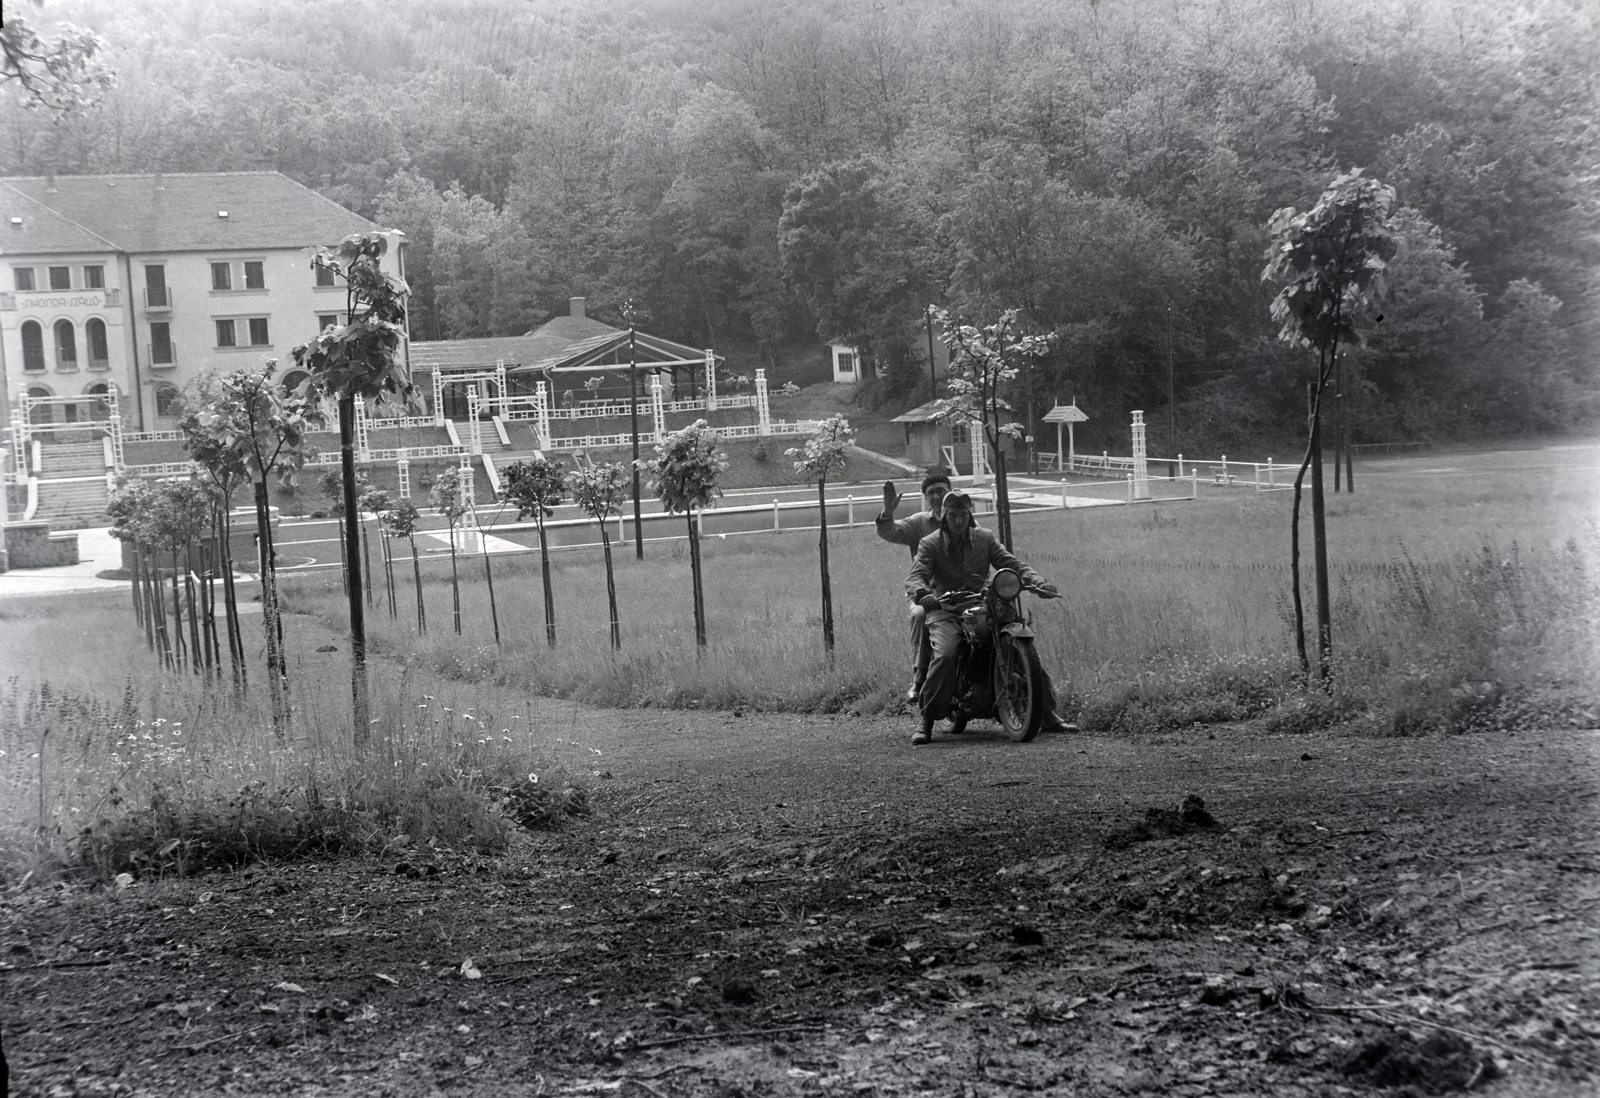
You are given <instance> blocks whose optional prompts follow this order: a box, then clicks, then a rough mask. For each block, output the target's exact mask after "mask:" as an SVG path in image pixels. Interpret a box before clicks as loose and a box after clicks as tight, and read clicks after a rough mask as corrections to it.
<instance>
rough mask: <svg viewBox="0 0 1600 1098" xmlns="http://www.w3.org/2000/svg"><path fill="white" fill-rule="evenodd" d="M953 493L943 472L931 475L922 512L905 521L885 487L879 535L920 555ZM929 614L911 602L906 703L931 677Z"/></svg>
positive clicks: (892, 492) (891, 487)
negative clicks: (946, 498) (925, 680)
mask: <svg viewBox="0 0 1600 1098" xmlns="http://www.w3.org/2000/svg"><path fill="white" fill-rule="evenodd" d="M949 491H950V478H949V477H948V476H946V475H945V474H943V473H929V474H928V475H927V476H925V477H923V478H922V503H923V509H922V510H920V511H917V512H915V513H914V514H910V515H907V516H906V517H905V518H903V519H897V518H895V517H894V512H895V509H896V508H897V507H899V506H900V500H901V498H902V497H901V495H900V493H898V492H896V491H895V489H894V481H892V480H889V481H885V482H884V484H883V511H882V512H881V513H880V514H879V515H878V519H877V522H876V523H875V525H876V527H877V531H878V536H879V537H880V538H882V539H883V540H884V541H887V542H889V543H890V544H892V545H904V546H905V547H906V548H907V549H909V550H910V551H911V556H912V557H913V558H915V557H916V555H917V546H918V545H919V544H920V543H921V541H922V539H923V538H925V537H927V536H928V535H929V534H931V533H933V532H934V531H935V530H937V529H939V514H940V509H941V508H942V507H943V506H944V497H945V493H947V492H949ZM926 614H927V611H925V610H923V608H922V607H920V606H918V605H917V604H916V603H915V602H912V603H911V618H910V625H911V688H910V689H909V690H907V691H906V701H909V702H915V701H916V700H917V695H918V694H920V693H921V692H922V680H923V679H925V678H926V677H927V675H928V657H929V652H928V630H927V627H926V624H925V616H926Z"/></svg>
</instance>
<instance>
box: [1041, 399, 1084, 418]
mask: <svg viewBox="0 0 1600 1098" xmlns="http://www.w3.org/2000/svg"><path fill="white" fill-rule="evenodd" d="M1043 421H1044V422H1045V423H1088V422H1089V417H1088V416H1086V415H1084V414H1083V409H1082V408H1079V407H1078V404H1077V402H1076V401H1074V402H1073V403H1071V404H1057V405H1056V406H1055V407H1054V408H1051V409H1050V410H1049V411H1048V412H1046V413H1045V414H1044V419H1043Z"/></svg>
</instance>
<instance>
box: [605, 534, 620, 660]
mask: <svg viewBox="0 0 1600 1098" xmlns="http://www.w3.org/2000/svg"><path fill="white" fill-rule="evenodd" d="M600 548H601V551H602V552H603V553H604V554H605V558H606V603H607V605H608V606H609V607H610V609H611V650H612V651H614V652H616V651H621V649H622V623H621V622H620V621H618V620H617V580H616V576H615V575H614V574H613V573H612V571H611V536H610V535H609V534H607V533H606V520H605V518H604V517H602V518H601V519H600Z"/></svg>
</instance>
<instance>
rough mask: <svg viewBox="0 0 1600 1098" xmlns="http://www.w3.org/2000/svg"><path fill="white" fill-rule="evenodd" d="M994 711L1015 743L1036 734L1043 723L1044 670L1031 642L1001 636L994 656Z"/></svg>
mask: <svg viewBox="0 0 1600 1098" xmlns="http://www.w3.org/2000/svg"><path fill="white" fill-rule="evenodd" d="M994 710H995V716H997V717H998V718H999V720H1000V727H1001V728H1004V729H1005V730H1006V735H1008V736H1010V737H1011V738H1012V739H1013V740H1016V741H1017V742H1018V743H1027V742H1028V741H1029V740H1031V739H1033V738H1034V737H1035V736H1037V735H1038V734H1039V726H1040V724H1042V723H1043V721H1044V669H1043V668H1042V667H1040V666H1039V655H1038V653H1036V652H1035V651H1034V650H1033V641H1032V640H1031V639H1029V638H1027V637H1011V636H1001V637H1000V638H998V642H997V644H996V646H995V653H994Z"/></svg>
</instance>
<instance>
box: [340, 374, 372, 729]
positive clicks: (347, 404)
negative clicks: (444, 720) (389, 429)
mask: <svg viewBox="0 0 1600 1098" xmlns="http://www.w3.org/2000/svg"><path fill="white" fill-rule="evenodd" d="M355 421H356V398H355V397H354V396H351V395H348V394H346V395H345V396H341V397H340V398H339V468H340V472H341V473H342V474H343V476H342V479H343V481H344V513H345V514H346V515H347V516H349V519H350V525H349V527H348V541H347V542H346V545H345V556H346V557H347V558H348V560H349V564H350V585H349V586H350V600H349V601H350V705H351V727H352V731H353V732H354V735H355V744H356V746H357V747H358V748H360V747H363V746H365V745H366V743H367V741H368V740H369V739H370V738H371V737H372V720H371V711H372V704H371V699H370V697H369V696H368V692H367V611H366V604H367V603H370V602H372V584H371V582H370V581H369V582H367V583H366V584H365V585H363V584H362V581H361V576H362V567H361V566H362V562H363V559H364V557H363V555H362V545H361V540H362V537H363V536H364V535H365V534H366V531H367V528H366V524H365V523H363V522H362V521H361V512H360V511H359V510H358V509H357V506H356V456H355ZM368 564H369V565H370V561H369V562H368ZM367 572H368V574H369V575H370V573H371V568H370V567H369V568H368V569H367ZM363 586H365V588H366V603H363V602H362V588H363Z"/></svg>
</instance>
